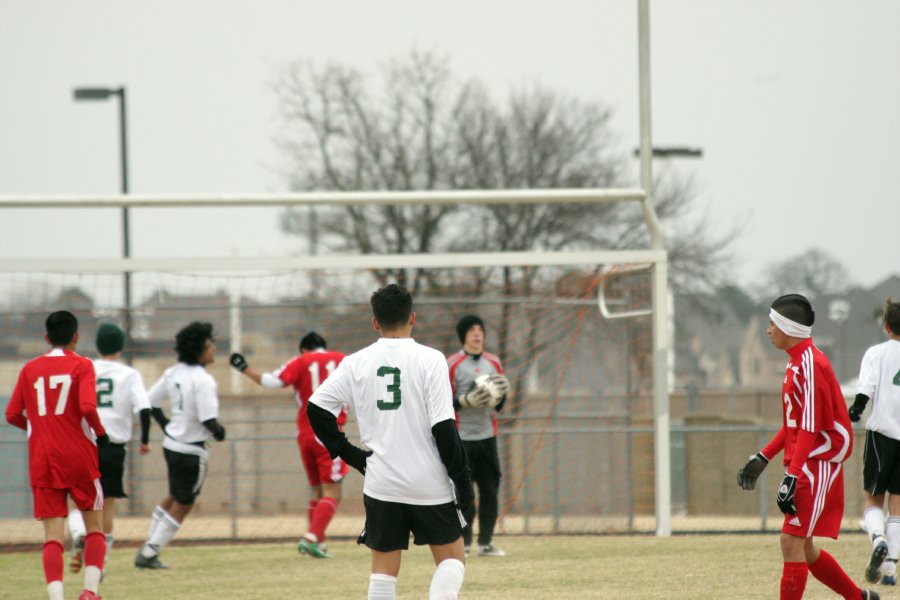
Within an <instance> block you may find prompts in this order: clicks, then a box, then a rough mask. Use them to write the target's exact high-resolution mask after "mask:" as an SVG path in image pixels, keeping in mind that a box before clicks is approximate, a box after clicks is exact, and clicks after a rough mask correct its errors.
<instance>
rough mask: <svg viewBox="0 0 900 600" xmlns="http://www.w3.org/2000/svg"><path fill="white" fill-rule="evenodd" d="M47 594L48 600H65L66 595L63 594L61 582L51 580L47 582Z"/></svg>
mask: <svg viewBox="0 0 900 600" xmlns="http://www.w3.org/2000/svg"><path fill="white" fill-rule="evenodd" d="M47 595H48V596H49V597H50V600H65V598H66V597H65V595H64V594H63V582H62V581H51V582H50V583H48V584H47Z"/></svg>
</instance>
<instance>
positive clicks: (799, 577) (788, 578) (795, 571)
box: [780, 562, 809, 600]
mask: <svg viewBox="0 0 900 600" xmlns="http://www.w3.org/2000/svg"><path fill="white" fill-rule="evenodd" d="M808 572H809V567H808V566H807V565H806V563H805V562H786V563H784V570H783V571H782V573H781V596H780V599H781V600H800V599H801V598H803V590H805V589H806V578H807V574H808Z"/></svg>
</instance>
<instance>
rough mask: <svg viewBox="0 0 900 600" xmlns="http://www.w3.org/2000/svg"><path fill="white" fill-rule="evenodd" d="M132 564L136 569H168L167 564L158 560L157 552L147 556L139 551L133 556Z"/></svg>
mask: <svg viewBox="0 0 900 600" xmlns="http://www.w3.org/2000/svg"><path fill="white" fill-rule="evenodd" d="M134 566H135V567H137V568H138V569H168V568H169V565H167V564H165V563H163V562H162V561H161V560H159V554H155V555H153V556H151V557H150V558H147V557H146V556H144V555H143V554H141V553H140V552H138V553H137V556H135V557H134Z"/></svg>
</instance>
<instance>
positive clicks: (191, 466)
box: [134, 321, 225, 569]
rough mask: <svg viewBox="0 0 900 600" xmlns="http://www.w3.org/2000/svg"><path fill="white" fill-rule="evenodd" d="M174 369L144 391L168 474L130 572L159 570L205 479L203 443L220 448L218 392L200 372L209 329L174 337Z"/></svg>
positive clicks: (207, 360)
mask: <svg viewBox="0 0 900 600" xmlns="http://www.w3.org/2000/svg"><path fill="white" fill-rule="evenodd" d="M175 351H176V352H177V354H178V364H177V365H175V366H174V367H169V368H168V369H166V371H165V373H163V375H162V377H160V378H159V381H157V382H156V383H155V384H154V385H153V387H152V388H150V391H149V392H148V394H147V395H148V396H149V398H150V406H151V412H152V414H153V418H154V419H156V421H157V422H158V423H159V424H160V426H161V427H162V428H163V431H164V432H165V434H166V435H165V437H164V438H163V443H162V447H163V454H164V455H165V458H166V466H167V467H168V472H169V494H168V496H166V497H165V498H164V499H163V501H162V502H160V503H159V506H157V507H156V508H155V509H153V514H152V516H151V522H150V535H149V536H148V538H147V541H146V542H144V544H143V546H141V549H140V550H139V551H138V553H137V556H136V557H135V558H134V566H135V567H138V568H139V569H165V568H167V566H166V565H165V564H163V563H162V562H161V561H160V560H159V553H160V552H161V551H162V549H163V548H164V547H165V546H166V544H168V543H169V542H170V541H172V538H174V537H175V534H176V533H178V529H179V528H180V527H181V524H182V523H184V519H185V517H187V515H188V513H190V512H191V509H192V508H193V506H194V500H196V498H197V496H199V495H200V488H201V487H202V486H203V480H204V478H205V477H206V471H207V460H208V458H209V454H208V453H207V452H206V443H207V441H208V440H209V439H210V438H211V437H212V438H214V439H215V440H216V441H219V442H221V441H222V440H224V439H225V428H224V427H222V425H221V424H220V423H219V395H218V394H219V388H218V386H217V385H216V380H215V379H213V377H212V375H210V374H209V373H207V372H206V366H207V365H210V364H212V363H213V361H214V360H215V356H216V345H215V343H214V338H213V328H212V325H211V324H209V323H200V322H196V321H195V322H193V323H191V324H190V325H187V326H186V327H184V328H183V329H182V330H181V331H179V332H178V334H177V335H176V336H175ZM165 398H168V399H169V401H170V403H171V406H172V419H171V420H169V419H168V418H167V417H166V416H165V414H164V413H163V411H162V408H160V405H161V403H162V401H163V399H165Z"/></svg>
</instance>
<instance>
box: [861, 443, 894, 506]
mask: <svg viewBox="0 0 900 600" xmlns="http://www.w3.org/2000/svg"><path fill="white" fill-rule="evenodd" d="M863 488H865V490H866V491H867V492H869V493H870V494H872V495H873V496H880V495H881V494H883V493H885V492H890V493H891V494H900V441H898V440H895V439H893V438H890V437H888V436H886V435H884V434H881V433H878V432H877V431H871V430H867V431H866V449H865V453H864V455H863Z"/></svg>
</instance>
